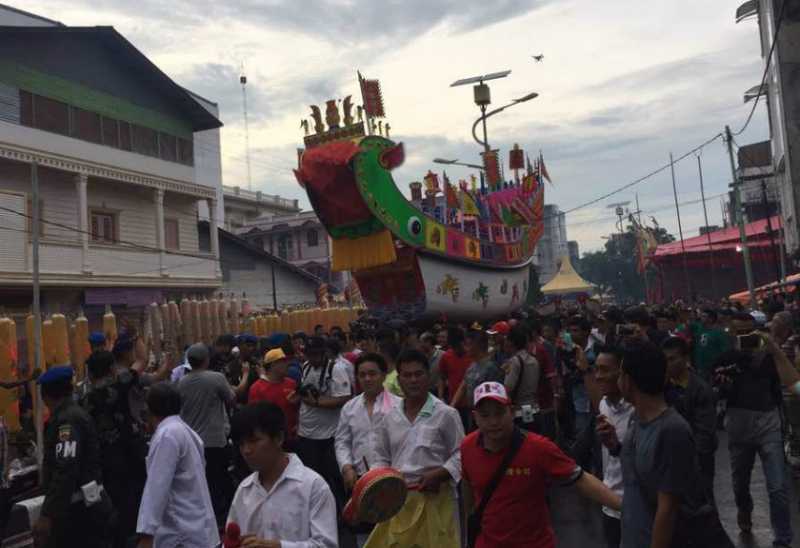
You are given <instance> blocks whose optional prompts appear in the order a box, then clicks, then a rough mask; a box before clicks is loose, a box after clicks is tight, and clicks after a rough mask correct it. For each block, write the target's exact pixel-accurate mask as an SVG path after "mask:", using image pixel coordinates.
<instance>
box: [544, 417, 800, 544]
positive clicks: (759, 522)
mask: <svg viewBox="0 0 800 548" xmlns="http://www.w3.org/2000/svg"><path fill="white" fill-rule="evenodd" d="M719 443H720V447H719V449H718V450H717V472H716V481H715V491H716V497H717V502H718V504H719V513H720V517H721V519H722V524H723V525H724V526H725V530H726V531H727V532H728V535H729V536H730V537H731V540H732V541H733V543H734V545H735V546H736V547H737V548H767V547H771V546H772V530H771V529H770V524H769V502H768V498H767V489H766V485H765V483H764V474H763V472H762V470H761V464H760V462H759V461H758V460H756V466H755V469H754V470H753V484H752V494H753V501H754V502H755V509H754V511H753V532H752V534H751V535H741V534H740V533H739V527H738V526H737V524H736V504H735V503H734V500H733V490H732V488H731V476H730V458H729V456H728V441H727V436H726V434H725V432H720V440H719ZM793 484H794V489H793V492H792V508H793V512H792V526H793V529H794V532H795V545H796V546H800V542H799V541H798V534H800V507H799V503H800V501H799V500H798V497H797V490H798V481H797V478H795V479H794V481H793ZM551 509H552V513H553V525H554V528H555V531H556V537H557V538H558V546H559V548H584V547H587V546H603V541H602V539H603V526H602V521H601V520H600V510H599V509H598V508H597V507H596V506H595V505H594V504H592V503H590V502H587V501H586V500H584V499H582V498H581V497H580V496H579V495H578V494H577V493H576V492H575V491H574V490H570V489H555V490H553V493H552V505H551Z"/></svg>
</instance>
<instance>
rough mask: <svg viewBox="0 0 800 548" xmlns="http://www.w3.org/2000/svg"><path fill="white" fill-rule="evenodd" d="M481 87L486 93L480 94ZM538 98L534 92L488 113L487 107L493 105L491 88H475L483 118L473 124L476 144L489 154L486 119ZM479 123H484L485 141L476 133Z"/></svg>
mask: <svg viewBox="0 0 800 548" xmlns="http://www.w3.org/2000/svg"><path fill="white" fill-rule="evenodd" d="M481 86H483V87H484V88H486V92H485V93H484V92H483V91H480V92H479V91H478V88H480V87H481ZM538 96H539V94H538V93H536V92H535V91H534V92H531V93H528V94H527V95H524V96H522V97H520V98H519V99H514V100H513V101H511V102H510V103H508V104H507V105H503V106H502V107H500V108H496V109H494V110H491V111H489V112H488V113H487V112H486V107H487V106H488V105H489V104H490V103H491V98H490V95H489V86H487V85H486V84H480V85H477V86H475V104H477V105H478V106H479V107H480V109H481V117H480V118H478V119H477V120H475V123H474V124H472V138H473V139H475V142H476V143H478V144H479V145H481V146H482V147H483V149H484V150H485V151H486V152H489V151H490V150H491V149H490V148H489V137H488V136H487V132H486V119H487V118H489V117H490V116H494V115H495V114H498V113H500V112H503V111H504V110H505V109H507V108H509V107H513V106H514V105H518V104H520V103H524V102H526V101H530V100H531V99H536V98H537V97H538ZM479 123H483V141H481V140H480V139H478V135H477V133H476V131H477V129H478V124H479Z"/></svg>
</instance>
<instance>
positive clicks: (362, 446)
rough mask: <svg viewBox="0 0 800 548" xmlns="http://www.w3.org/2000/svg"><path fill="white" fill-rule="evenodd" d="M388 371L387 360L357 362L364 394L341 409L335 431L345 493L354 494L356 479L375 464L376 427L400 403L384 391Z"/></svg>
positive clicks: (367, 356)
mask: <svg viewBox="0 0 800 548" xmlns="http://www.w3.org/2000/svg"><path fill="white" fill-rule="evenodd" d="M387 371H388V365H387V363H386V360H384V359H383V356H381V355H380V354H373V353H371V352H365V353H362V354H361V355H360V356H359V357H358V359H357V360H356V375H357V376H358V382H359V384H360V385H361V389H362V390H363V392H362V393H361V394H359V395H358V396H356V397H355V398H353V399H352V400H350V401H349V402H347V403H346V404H345V405H344V407H342V413H341V415H340V417H339V426H338V427H337V429H336V460H337V462H338V464H339V469H340V470H341V472H342V478H343V479H344V486H345V489H346V490H347V491H352V490H353V486H354V485H355V483H356V480H357V479H358V478H359V476H362V475H364V474H365V473H366V472H367V471H368V470H369V466H370V463H372V462H374V461H375V460H376V457H375V444H374V436H375V429H376V425H377V424H378V423H379V422H380V420H381V418H382V417H383V416H384V415H385V414H386V413H388V412H389V411H390V410H391V409H392V408H393V407H394V406H395V405H397V404H398V402H400V401H401V400H400V398H398V397H397V396H395V395H394V394H391V393H389V392H387V391H386V390H384V389H383V381H384V380H385V379H386V372H387Z"/></svg>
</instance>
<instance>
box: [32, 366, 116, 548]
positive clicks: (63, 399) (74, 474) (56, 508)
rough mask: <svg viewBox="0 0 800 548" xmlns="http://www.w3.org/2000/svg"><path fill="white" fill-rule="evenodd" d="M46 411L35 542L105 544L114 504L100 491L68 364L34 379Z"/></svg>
mask: <svg viewBox="0 0 800 548" xmlns="http://www.w3.org/2000/svg"><path fill="white" fill-rule="evenodd" d="M37 383H38V384H39V385H40V386H41V390H42V400H43V401H44V404H45V405H46V406H47V409H48V410H49V411H50V420H49V421H48V422H47V429H46V431H45V438H44V447H43V448H42V449H43V453H44V462H43V481H42V491H43V492H44V502H43V503H42V508H41V513H40V516H39V519H38V520H36V523H35V524H34V527H33V534H34V538H35V539H36V543H37V546H40V547H44V548H61V547H63V548H71V547H72V546H75V541H76V539H79V543H80V546H87V547H90V548H106V547H107V546H108V545H109V543H110V541H111V531H112V528H113V525H114V524H113V521H112V518H113V513H114V510H113V507H112V505H111V500H110V499H109V497H108V495H107V494H106V493H105V490H104V489H103V486H102V485H101V481H102V477H101V475H102V472H101V468H100V459H101V456H100V443H99V440H98V439H97V432H96V431H95V428H94V424H93V423H92V420H91V418H90V417H89V415H87V414H86V412H85V411H84V410H83V409H81V408H80V407H79V406H78V404H76V403H75V401H74V400H73V397H72V367H71V366H63V367H51V368H50V369H49V370H47V371H46V372H45V373H43V374H42V375H41V376H40V377H39V378H38V380H37Z"/></svg>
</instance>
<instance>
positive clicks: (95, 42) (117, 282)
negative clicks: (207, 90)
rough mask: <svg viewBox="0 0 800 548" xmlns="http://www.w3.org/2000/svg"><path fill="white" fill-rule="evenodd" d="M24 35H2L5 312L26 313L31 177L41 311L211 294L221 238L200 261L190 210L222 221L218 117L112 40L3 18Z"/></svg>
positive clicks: (111, 35)
mask: <svg viewBox="0 0 800 548" xmlns="http://www.w3.org/2000/svg"><path fill="white" fill-rule="evenodd" d="M20 21H23V22H24V21H28V26H4V27H2V28H0V208H2V209H0V296H2V300H3V302H4V305H5V306H6V307H10V308H12V309H13V308H14V307H15V306H16V307H20V308H22V307H25V308H27V307H28V306H29V304H30V295H31V283H32V277H31V273H32V245H31V238H30V232H31V223H30V218H29V216H30V215H31V212H32V200H31V190H32V177H33V176H34V173H36V174H37V175H38V183H39V191H40V198H39V206H40V210H41V217H42V222H41V224H40V227H41V232H42V239H41V246H40V270H41V283H42V295H43V303H44V309H45V310H54V309H55V308H62V309H63V310H65V311H70V310H74V309H75V308H76V306H77V305H84V306H89V307H91V306H92V305H98V306H99V305H101V304H119V305H128V306H137V305H140V304H144V303H147V302H151V301H152V300H156V299H158V298H161V297H164V296H167V294H175V293H186V292H202V291H206V292H207V291H210V290H212V289H213V288H216V287H219V285H220V282H221V272H220V264H219V245H218V241H217V238H216V233H213V235H212V238H211V242H210V249H209V251H208V252H203V251H201V250H200V248H199V243H198V228H197V219H198V202H205V205H206V207H207V208H208V209H209V211H210V217H211V220H212V222H213V223H214V224H216V223H217V222H218V220H217V217H218V215H219V214H218V212H219V211H220V203H219V202H220V194H221V187H222V177H221V169H220V162H219V132H218V128H219V127H220V126H221V125H222V123H221V122H220V121H219V119H218V118H217V116H216V115H215V114H214V112H215V108H216V106H215V105H213V103H210V102H208V101H205V100H202V99H201V98H198V97H197V96H196V95H193V94H191V93H190V92H187V91H186V90H185V89H183V88H181V87H180V86H178V85H177V84H176V83H175V82H173V81H172V80H171V79H170V78H169V77H168V76H167V75H165V74H164V73H163V72H161V71H160V70H159V69H158V68H157V67H156V66H155V65H153V64H152V63H151V62H150V60H148V59H147V58H146V57H145V56H144V55H143V54H142V53H140V52H139V51H138V50H137V49H136V48H135V47H134V46H133V45H132V44H131V43H130V42H128V41H127V40H126V39H125V38H124V37H122V36H121V35H120V34H118V33H117V32H116V31H115V30H114V29H113V28H111V27H65V26H61V25H58V24H56V23H54V22H52V21H48V20H46V19H41V18H37V17H36V16H31V15H29V14H27V15H26V14H24V12H19V11H18V10H14V9H12V8H6V7H3V6H0V24H2V25H21V23H20ZM38 23H40V24H41V26H36V25H37V24H38ZM200 142H204V143H214V142H215V143H216V145H213V144H203V145H200V144H199V143H200ZM215 147H216V148H215ZM34 167H35V169H34Z"/></svg>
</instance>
